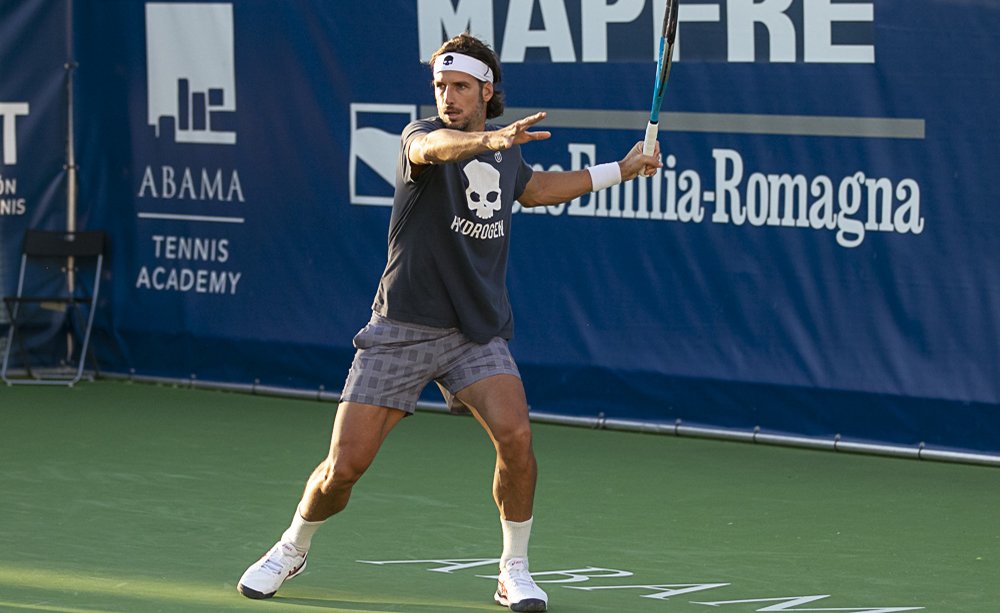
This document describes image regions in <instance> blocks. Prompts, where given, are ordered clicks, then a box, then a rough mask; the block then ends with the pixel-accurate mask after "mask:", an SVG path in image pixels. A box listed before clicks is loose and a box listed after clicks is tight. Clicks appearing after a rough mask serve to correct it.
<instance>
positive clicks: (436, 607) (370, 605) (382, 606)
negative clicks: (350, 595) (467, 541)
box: [271, 596, 496, 613]
mask: <svg viewBox="0 0 1000 613" xmlns="http://www.w3.org/2000/svg"><path fill="white" fill-rule="evenodd" d="M271 600H272V601H273V602H280V603H281V604H290V605H299V606H303V607H311V608H323V609H331V610H339V611H386V612H400V613H402V612H404V611H406V612H413V611H424V610H426V611H442V610H443V611H447V610H449V609H454V610H461V611H468V610H469V609H478V608H480V607H478V606H476V605H472V606H469V605H467V604H463V605H458V604H445V603H433V604H432V603H414V602H353V601H349V600H337V599H334V598H305V597H301V596H300V597H287V596H275V597H274V598H272V599H271ZM487 604H492V603H487ZM482 609H483V610H486V611H494V610H496V606H495V605H494V606H486V605H484V606H483V607H482Z"/></svg>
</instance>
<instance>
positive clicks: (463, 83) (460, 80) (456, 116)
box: [434, 70, 493, 132]
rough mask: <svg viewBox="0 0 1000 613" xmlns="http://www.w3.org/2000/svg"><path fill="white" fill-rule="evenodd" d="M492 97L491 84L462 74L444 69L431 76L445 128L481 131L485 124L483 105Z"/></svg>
mask: <svg viewBox="0 0 1000 613" xmlns="http://www.w3.org/2000/svg"><path fill="white" fill-rule="evenodd" d="M492 97H493V84H492V83H482V82H480V81H477V80H476V79H475V78H474V77H472V76H471V75H468V74H465V73H464V72H459V71H457V70H445V71H442V72H439V73H437V74H436V75H434V99H435V100H436V101H437V110H438V117H440V118H441V120H442V121H444V125H445V127H446V128H451V129H453V130H465V131H469V132H474V131H478V130H482V129H483V128H484V127H485V124H486V102H487V101H489V99H490V98H492Z"/></svg>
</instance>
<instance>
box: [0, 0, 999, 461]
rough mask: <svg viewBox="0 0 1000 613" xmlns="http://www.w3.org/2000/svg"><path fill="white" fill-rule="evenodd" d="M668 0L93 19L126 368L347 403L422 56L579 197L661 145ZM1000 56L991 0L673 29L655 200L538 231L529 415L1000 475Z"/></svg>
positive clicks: (526, 223)
mask: <svg viewBox="0 0 1000 613" xmlns="http://www.w3.org/2000/svg"><path fill="white" fill-rule="evenodd" d="M663 4H664V2H663V0H652V1H651V0H618V1H617V2H615V3H613V4H609V3H608V2H607V0H524V1H522V0H510V1H506V0H461V1H459V2H453V1H452V0H375V1H373V2H367V3H332V2H322V1H319V0H311V1H307V0H300V1H297V2H282V3H275V2H268V1H264V0H243V1H241V2H238V3H224V2H215V3H190V2H184V3H171V2H147V3H145V4H143V3H137V2H130V1H124V0H119V1H114V0H102V1H99V2H98V1H95V0H77V2H76V3H75V4H74V7H75V11H76V15H75V19H74V29H75V31H76V33H77V37H76V40H77V43H76V45H77V46H76V53H77V56H78V57H79V60H80V63H81V66H80V69H79V81H78V85H79V86H78V88H77V90H76V91H77V106H76V109H77V115H78V117H79V120H80V124H79V130H78V139H79V147H78V149H79V152H78V153H79V156H80V159H81V164H82V165H83V166H84V174H83V177H82V179H81V193H82V195H83V196H84V197H83V198H82V202H84V203H85V204H86V206H88V207H89V209H88V210H86V216H87V217H88V220H89V221H88V224H89V227H101V228H105V229H108V230H109V231H110V233H111V236H112V239H113V257H112V268H111V269H112V271H113V272H112V278H111V279H110V283H109V284H108V285H107V291H108V292H109V294H108V295H109V296H110V298H109V300H110V304H109V305H108V307H107V314H108V321H107V322H105V325H104V326H103V327H102V331H101V338H100V339H99V343H98V345H97V346H98V347H99V350H100V358H101V360H102V363H103V364H105V366H106V368H109V369H111V370H117V371H123V372H127V371H128V370H129V369H135V370H136V372H138V373H141V374H150V375H162V376H182V377H187V376H189V375H191V374H194V375H196V376H197V377H199V378H203V379H222V380H228V381H239V382H252V381H253V380H255V379H259V380H260V381H261V382H262V383H269V384H277V385H287V386H294V387H316V386H318V385H324V386H325V387H326V388H327V389H331V390H336V389H340V387H341V386H342V383H343V380H344V377H345V376H346V372H347V368H348V366H349V364H350V360H351V357H352V355H353V347H352V345H351V339H352V337H353V335H354V334H355V333H356V332H357V330H358V329H360V328H361V327H362V326H363V325H364V323H365V322H366V321H367V319H368V316H369V308H370V305H371V302H372V298H373V296H374V293H375V289H376V287H377V284H378V279H379V275H380V274H381V271H382V268H383V267H384V265H385V259H386V234H387V228H388V220H389V212H390V208H389V205H390V204H391V197H392V189H393V176H394V166H395V160H396V156H397V154H398V150H399V134H400V133H401V132H402V129H403V127H404V126H405V125H406V124H407V123H408V122H409V121H411V120H413V119H415V118H418V117H426V116H430V115H433V114H434V113H435V109H434V106H433V104H434V98H433V94H432V91H431V88H430V86H429V82H430V78H431V74H430V69H429V67H427V66H426V65H425V64H424V63H425V62H426V61H427V60H428V59H429V57H430V55H431V53H432V52H433V51H434V50H435V49H436V48H437V47H438V46H439V45H440V44H441V42H442V40H443V39H444V38H445V37H446V36H452V35H454V34H457V33H459V32H461V31H462V30H464V29H465V28H467V27H468V28H470V29H471V31H472V32H473V33H474V34H477V35H479V36H481V37H482V38H484V39H485V40H487V41H488V42H489V43H490V44H491V45H492V46H493V47H494V48H495V49H496V50H497V51H498V52H499V54H500V57H501V60H502V62H503V81H502V89H503V91H504V93H505V95H506V100H507V107H508V109H507V112H506V113H505V115H504V117H503V118H501V119H500V120H498V122H499V123H507V122H509V121H511V120H513V119H517V118H519V117H522V116H525V115H527V114H529V113H532V112H535V111H538V110H545V111H547V113H548V117H547V119H546V120H545V122H543V124H541V125H540V127H545V128H546V129H550V130H551V131H552V134H553V136H552V138H551V139H549V140H546V141H542V142H536V143H531V144H528V145H525V146H524V148H523V153H524V156H525V158H526V159H527V160H528V162H529V163H530V164H532V165H534V167H535V168H537V169H545V170H550V169H554V170H570V169H580V168H583V167H586V166H588V165H591V164H596V163H603V162H608V161H612V160H615V159H618V158H620V157H622V156H623V155H624V154H625V152H626V151H627V150H628V149H629V148H630V147H632V146H633V145H634V144H635V143H636V142H637V141H638V140H639V139H641V137H642V132H643V129H644V127H645V122H646V119H647V118H648V111H649V101H650V97H651V93H652V87H653V79H654V72H655V63H654V62H655V59H654V53H655V43H656V41H657V38H658V35H659V24H660V15H662V11H663ZM93 32H103V33H104V34H103V35H102V36H100V37H95V36H88V35H87V34H86V33H93ZM998 32H1000V6H998V5H997V4H996V3H994V2H987V1H985V0H979V1H977V0H963V1H961V2H958V1H954V2H942V1H939V0H937V1H931V0H913V1H910V2H879V3H875V2H871V1H869V2H864V1H850V2H844V1H833V0H792V1H791V2H790V3H789V2H785V3H780V2H764V3H752V2H747V1H739V2H737V1H736V0H728V1H727V0H717V1H716V2H704V1H699V2H697V3H684V2H682V3H681V5H680V27H679V39H678V44H677V49H676V54H677V55H676V57H675V63H674V66H673V70H672V73H671V77H670V82H669V84H668V86H667V91H666V97H665V102H664V109H663V112H662V113H661V115H660V118H661V131H660V143H661V147H662V151H663V154H664V161H665V166H664V168H663V170H662V172H660V173H659V174H657V175H656V176H655V177H653V178H651V179H637V180H634V181H631V182H629V183H626V184H624V185H620V186H616V187H613V188H609V189H607V190H604V191H602V192H599V193H597V194H593V195H590V196H585V197H583V198H580V199H578V200H575V201H572V202H569V203H565V204H560V205H558V206H550V207H546V208H542V209H540V210H519V209H520V207H519V206H518V205H516V204H515V213H516V215H515V216H514V221H513V223H512V228H511V236H512V246H511V261H510V271H509V275H508V287H509V290H510V296H511V301H512V303H513V305H514V315H515V329H516V339H515V340H514V341H513V342H512V343H511V348H512V351H513V353H514V356H515V358H516V359H517V360H518V362H519V364H520V366H521V370H522V374H523V377H524V382H525V387H526V390H527V393H528V399H529V403H530V404H531V405H532V407H533V408H534V409H537V410H545V411H556V412H562V413H571V414H579V415H596V414H597V413H598V412H604V413H605V414H606V415H607V416H609V417H631V418H642V419H652V420H671V421H672V420H674V419H675V418H682V419H684V420H687V421H693V422H700V423H705V424H713V425H718V426H727V427H751V428H752V427H754V426H756V425H759V426H761V427H763V428H766V429H770V430H779V431H786V432H795V433H802V434H812V435H833V434H835V433H840V434H842V435H844V436H850V437H855V438H866V439H876V440H882V441H889V442H895V443H907V444H911V443H912V444H915V443H918V442H921V441H925V442H927V443H928V444H934V445H942V446H956V447H964V448H971V449H981V450H992V451H1000V434H998V433H1000V415H998V412H997V409H998V407H1000V360H997V359H996V356H997V355H998V353H1000V289H998V285H997V282H996V279H998V278H1000V239H998V236H997V232H996V231H995V229H996V228H997V222H998V221H1000V219H998V217H1000V212H998V208H997V206H996V203H997V201H998V189H1000V188H998V187H997V185H998V182H997V181H998V177H1000V172H998V171H1000V162H998V161H997V158H996V156H995V149H996V147H997V145H998V143H1000V122H998V121H997V119H996V112H995V109H994V107H995V104H989V103H988V102H987V101H993V100H997V99H998V98H1000V55H997V54H996V53H995V49H996V48H997V46H998V45H1000V34H998ZM928 41H934V44H929V42H928ZM0 98H2V96H0ZM5 174H6V172H5Z"/></svg>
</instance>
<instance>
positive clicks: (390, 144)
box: [348, 103, 417, 206]
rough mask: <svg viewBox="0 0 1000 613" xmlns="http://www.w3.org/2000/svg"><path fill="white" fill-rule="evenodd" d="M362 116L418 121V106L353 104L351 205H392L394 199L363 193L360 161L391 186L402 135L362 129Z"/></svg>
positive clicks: (394, 175)
mask: <svg viewBox="0 0 1000 613" xmlns="http://www.w3.org/2000/svg"><path fill="white" fill-rule="evenodd" d="M359 115H365V116H369V115H390V116H391V115H396V116H402V117H400V118H401V119H405V120H406V123H409V122H411V121H414V120H416V118H417V107H416V105H412V104H360V103H352V104H351V157H350V168H349V173H348V176H349V179H348V182H349V183H350V190H351V204H372V205H377V206H392V196H378V195H372V194H364V193H359V191H363V190H361V189H359V187H358V181H357V175H358V161H359V160H360V161H361V162H363V163H364V164H366V165H367V166H368V167H369V168H371V169H372V170H374V171H375V173H376V174H377V175H378V176H379V177H380V178H382V179H383V180H384V181H385V182H386V183H388V184H389V186H390V187H393V186H395V183H396V160H397V159H398V158H399V146H400V142H399V139H400V136H401V132H399V133H395V134H394V133H392V132H387V131H386V130H383V129H382V128H378V127H374V126H360V125H359V118H358V116H359Z"/></svg>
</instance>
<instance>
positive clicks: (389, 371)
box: [340, 313, 521, 413]
mask: <svg viewBox="0 0 1000 613" xmlns="http://www.w3.org/2000/svg"><path fill="white" fill-rule="evenodd" d="M354 346H355V347H356V348H357V350H358V351H357V353H355V354H354V362H353V363H352V364H351V370H350V372H349V373H348V374H347V381H346V382H345V383H344V391H343V392H342V393H341V395H340V400H341V402H362V403H365V404H374V405H376V406H382V407H389V408H392V409H399V410H402V411H406V412H407V413H413V410H414V409H415V408H416V405H417V398H418V397H419V396H420V392H422V391H423V389H424V387H426V386H427V384H428V383H430V382H431V381H435V382H436V383H437V384H438V386H439V387H440V388H441V391H442V393H443V394H444V397H445V400H446V401H447V402H448V407H449V408H450V409H451V412H452V413H467V412H468V409H467V408H466V406H465V405H464V404H462V403H461V402H460V401H459V400H458V399H457V398H455V397H454V394H455V393H457V392H459V391H460V390H462V389H464V388H466V387H468V386H470V385H472V384H473V383H475V382H476V381H479V380H481V379H485V378H486V377H491V376H493V375H500V374H508V375H514V376H516V377H518V378H520V377H521V373H520V372H518V370H517V364H515V363H514V358H513V357H511V355H510V350H509V349H508V348H507V341H505V340H504V339H502V338H499V337H496V338H494V339H493V340H491V341H490V342H488V343H486V344H485V345H479V344H477V343H474V342H472V341H470V340H469V339H468V338H466V336H465V335H464V334H462V332H461V331H460V330H458V329H457V328H431V327H429V326H420V325H417V324H411V323H403V322H399V321H394V320H391V319H386V318H385V317H382V316H381V315H379V314H377V313H372V318H371V320H370V321H369V322H368V325H367V326H365V327H364V328H362V329H361V331H360V332H358V334H357V335H356V336H355V337H354Z"/></svg>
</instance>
